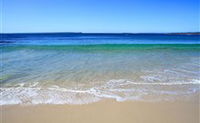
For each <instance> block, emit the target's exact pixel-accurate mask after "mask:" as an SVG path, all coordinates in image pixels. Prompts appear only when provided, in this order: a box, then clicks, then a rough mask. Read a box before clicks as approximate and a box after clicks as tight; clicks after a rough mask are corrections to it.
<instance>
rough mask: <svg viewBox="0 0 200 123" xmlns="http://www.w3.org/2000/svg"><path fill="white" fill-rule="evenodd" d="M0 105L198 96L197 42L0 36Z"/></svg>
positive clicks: (189, 38) (163, 37)
mask: <svg viewBox="0 0 200 123" xmlns="http://www.w3.org/2000/svg"><path fill="white" fill-rule="evenodd" d="M0 50H1V52H0V53H1V55H0V56H1V58H0V64H1V70H0V80H1V87H0V93H1V95H0V105H12V104H87V103H93V102H97V101H100V100H103V99H114V100H116V101H136V100H137V101H138V100H139V101H163V100H164V101H174V100H184V101H187V100H189V99H190V98H191V97H193V96H195V95H196V94H199V92H200V88H199V87H200V86H199V85H200V35H180V34H177V35H175V34H127V33H124V34H111V33H110V34H106V33H105V34H98V33H96V34H95V33H21V34H1V41H0Z"/></svg>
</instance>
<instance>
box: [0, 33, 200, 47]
mask: <svg viewBox="0 0 200 123" xmlns="http://www.w3.org/2000/svg"><path fill="white" fill-rule="evenodd" d="M1 37H2V38H1V43H7V44H8V43H9V44H26V45H88V44H199V41H200V35H170V34H111V33H110V34H106V33H105V34H95V33H94V34H92V33H21V34H1Z"/></svg>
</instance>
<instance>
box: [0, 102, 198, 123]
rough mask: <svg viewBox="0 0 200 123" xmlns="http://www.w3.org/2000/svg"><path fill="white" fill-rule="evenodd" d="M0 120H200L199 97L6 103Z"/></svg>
mask: <svg viewBox="0 0 200 123" xmlns="http://www.w3.org/2000/svg"><path fill="white" fill-rule="evenodd" d="M0 110H1V114H0V119H2V120H1V121H0V123H27V122H28V123H45V122H48V123H55V122H57V123H122V122H124V123H161V122H162V123H199V121H200V120H199V111H200V107H199V99H198V100H191V101H187V102H184V101H174V102H166V101H160V102H142V101H125V102H117V101H115V100H109V99H106V100H102V101H99V102H95V103H91V104H82V105H68V104H63V105H51V104H46V105H43V104H41V105H3V106H1V109H0Z"/></svg>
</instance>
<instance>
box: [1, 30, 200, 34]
mask: <svg viewBox="0 0 200 123" xmlns="http://www.w3.org/2000/svg"><path fill="white" fill-rule="evenodd" d="M42 33H75V34H184V33H190V34H193V33H195V34H200V31H199V32H195V31H194V32H0V34H42Z"/></svg>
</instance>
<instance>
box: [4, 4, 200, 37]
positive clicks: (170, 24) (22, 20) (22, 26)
mask: <svg viewBox="0 0 200 123" xmlns="http://www.w3.org/2000/svg"><path fill="white" fill-rule="evenodd" d="M199 6H200V3H199V0H1V7H0V8H1V17H0V20H1V24H0V28H1V32H3V33H23V32H97V33H98V32H99V33H111V32H112V33H121V32H129V33H156V32H157V33H159V32H199V31H200V29H199V28H200V26H199V24H200V20H199V17H200V11H199Z"/></svg>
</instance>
